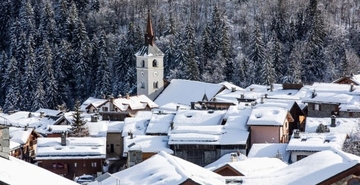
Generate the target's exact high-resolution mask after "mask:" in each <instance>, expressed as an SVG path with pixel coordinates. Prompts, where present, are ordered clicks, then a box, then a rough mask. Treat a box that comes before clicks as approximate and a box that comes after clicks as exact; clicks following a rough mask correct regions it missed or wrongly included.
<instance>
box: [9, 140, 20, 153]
mask: <svg viewBox="0 0 360 185" xmlns="http://www.w3.org/2000/svg"><path fill="white" fill-rule="evenodd" d="M20 146H21V144H20V143H18V142H16V141H12V140H10V146H9V148H10V151H12V150H16V149H18V148H20Z"/></svg>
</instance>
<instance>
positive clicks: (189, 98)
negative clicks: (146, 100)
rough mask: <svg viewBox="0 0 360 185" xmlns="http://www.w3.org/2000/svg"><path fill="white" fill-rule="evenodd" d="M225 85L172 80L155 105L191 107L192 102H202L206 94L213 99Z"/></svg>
mask: <svg viewBox="0 0 360 185" xmlns="http://www.w3.org/2000/svg"><path fill="white" fill-rule="evenodd" d="M222 88H223V85H221V84H212V83H205V82H199V81H191V80H182V79H172V80H171V82H170V84H169V85H168V86H167V87H166V88H165V89H164V90H163V92H162V93H161V94H160V95H159V96H158V97H157V98H156V99H155V103H156V104H158V105H159V106H163V105H165V104H168V103H179V104H183V105H190V103H191V102H196V101H200V100H202V98H203V96H204V94H206V96H207V97H208V98H209V99H211V98H212V97H214V96H215V95H216V94H217V93H218V92H219V91H220V90H222Z"/></svg>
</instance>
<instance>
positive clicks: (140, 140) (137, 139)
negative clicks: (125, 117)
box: [124, 135, 174, 156]
mask: <svg viewBox="0 0 360 185" xmlns="http://www.w3.org/2000/svg"><path fill="white" fill-rule="evenodd" d="M129 150H141V151H142V152H146V153H157V152H160V151H165V152H167V153H169V154H173V153H174V152H173V151H172V150H171V149H170V147H169V145H168V136H149V135H133V138H132V139H131V138H130V136H126V137H124V155H125V156H126V154H125V153H127V152H128V151H129Z"/></svg>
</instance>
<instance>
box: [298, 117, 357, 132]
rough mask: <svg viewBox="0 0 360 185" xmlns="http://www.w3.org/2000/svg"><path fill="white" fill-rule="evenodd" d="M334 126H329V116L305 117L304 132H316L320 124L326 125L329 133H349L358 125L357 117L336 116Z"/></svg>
mask: <svg viewBox="0 0 360 185" xmlns="http://www.w3.org/2000/svg"><path fill="white" fill-rule="evenodd" d="M335 122H336V127H330V125H331V118H330V117H326V118H314V117H307V118H306V124H305V132H312V133H314V132H316V129H317V128H318V126H319V125H320V124H323V125H326V126H327V127H328V128H329V129H330V133H334V134H335V133H338V134H348V135H350V134H351V133H352V132H353V131H355V130H356V129H357V128H358V127H359V118H336V121H335Z"/></svg>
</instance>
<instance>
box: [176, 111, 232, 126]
mask: <svg viewBox="0 0 360 185" xmlns="http://www.w3.org/2000/svg"><path fill="white" fill-rule="evenodd" d="M225 113H226V111H225V110H215V111H214V110H179V111H178V112H177V114H176V115H175V117H174V120H173V121H174V126H178V125H181V126H191V125H219V124H220V123H221V121H222V119H223V118H224V115H225Z"/></svg>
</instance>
